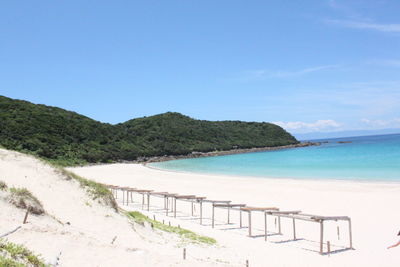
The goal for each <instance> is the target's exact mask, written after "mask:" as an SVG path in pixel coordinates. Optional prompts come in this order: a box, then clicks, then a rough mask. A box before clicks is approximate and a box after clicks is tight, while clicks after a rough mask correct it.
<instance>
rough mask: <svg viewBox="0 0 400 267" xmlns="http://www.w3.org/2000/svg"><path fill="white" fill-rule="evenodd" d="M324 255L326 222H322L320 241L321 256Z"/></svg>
mask: <svg viewBox="0 0 400 267" xmlns="http://www.w3.org/2000/svg"><path fill="white" fill-rule="evenodd" d="M323 253H324V221H323V220H321V221H320V241H319V254H321V255H322V254H323Z"/></svg>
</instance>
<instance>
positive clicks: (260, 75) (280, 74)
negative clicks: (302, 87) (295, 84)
mask: <svg viewBox="0 0 400 267" xmlns="http://www.w3.org/2000/svg"><path fill="white" fill-rule="evenodd" d="M336 67H338V66H337V65H324V66H316V67H310V68H304V69H301V70H296V71H271V70H266V69H262V70H253V71H247V72H246V76H247V79H264V78H288V77H295V76H302V75H305V74H309V73H312V72H318V71H322V70H326V69H332V68H336Z"/></svg>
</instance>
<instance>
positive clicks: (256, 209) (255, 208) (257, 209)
mask: <svg viewBox="0 0 400 267" xmlns="http://www.w3.org/2000/svg"><path fill="white" fill-rule="evenodd" d="M240 209H241V210H243V211H266V210H279V209H278V208H276V207H265V208H264V207H261V208H258V207H242V208H240Z"/></svg>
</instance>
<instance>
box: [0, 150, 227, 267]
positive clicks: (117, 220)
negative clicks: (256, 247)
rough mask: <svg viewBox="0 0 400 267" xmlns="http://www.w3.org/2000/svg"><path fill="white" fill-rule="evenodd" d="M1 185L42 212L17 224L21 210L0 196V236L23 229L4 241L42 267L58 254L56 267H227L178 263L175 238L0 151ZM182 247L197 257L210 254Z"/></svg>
mask: <svg viewBox="0 0 400 267" xmlns="http://www.w3.org/2000/svg"><path fill="white" fill-rule="evenodd" d="M0 180H1V181H3V182H5V183H6V184H7V185H8V187H16V188H27V189H28V190H29V191H30V192H31V193H32V194H33V195H34V196H36V197H37V198H38V199H39V201H40V202H41V203H42V204H43V207H44V209H45V212H46V214H44V215H39V216H36V215H30V216H29V217H28V223H27V224H22V220H23V218H24V215H25V210H23V209H18V208H16V207H14V206H12V205H11V204H10V203H9V201H8V199H7V198H6V193H5V192H4V191H0V218H1V223H0V235H1V234H3V233H6V232H8V231H10V230H12V229H15V228H16V227H17V226H22V227H21V228H20V229H19V230H18V231H16V232H14V233H13V234H11V235H8V236H7V237H6V238H7V240H9V241H11V242H14V243H18V244H24V245H25V246H26V247H28V248H29V249H30V250H32V251H33V252H35V253H38V254H41V255H42V258H43V259H44V260H45V261H46V262H54V260H55V259H56V258H57V256H59V255H60V253H61V255H60V257H59V262H58V263H59V266H74V267H76V266H215V265H217V266H230V265H227V264H226V263H222V262H218V261H215V259H207V257H203V259H201V260H197V259H195V258H190V257H188V259H187V260H185V261H183V260H182V246H183V245H182V244H184V243H183V241H182V240H181V239H180V238H177V237H176V236H175V235H172V234H167V233H160V232H155V231H153V230H152V229H150V228H148V227H143V226H141V225H138V224H134V225H132V223H131V222H130V221H129V220H128V219H127V217H126V216H124V215H122V214H121V213H116V212H115V211H114V210H113V209H112V208H111V207H108V206H104V205H102V204H100V203H98V201H97V200H93V199H92V198H91V197H90V195H88V194H87V193H86V191H85V190H84V189H83V188H81V187H80V185H79V183H77V182H76V181H74V180H67V179H66V177H65V176H64V175H62V174H60V172H59V171H57V170H55V169H54V168H52V167H50V166H49V165H47V164H45V163H43V162H41V161H39V160H37V159H35V158H33V157H31V156H27V155H23V154H20V153H17V152H12V151H7V150H4V149H0ZM113 239H115V241H114V242H113V244H111V243H112V241H113ZM187 247H188V252H189V251H190V253H192V254H193V253H197V254H199V255H207V251H212V250H214V248H213V246H207V245H196V244H187ZM189 248H190V249H189ZM196 251H198V252H196Z"/></svg>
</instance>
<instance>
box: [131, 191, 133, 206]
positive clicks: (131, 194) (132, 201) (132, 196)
mask: <svg viewBox="0 0 400 267" xmlns="http://www.w3.org/2000/svg"><path fill="white" fill-rule="evenodd" d="M131 201H132V203H133V192H132V191H131Z"/></svg>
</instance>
